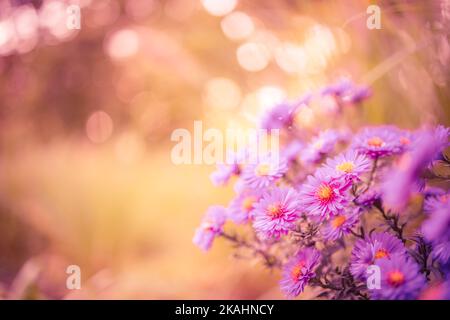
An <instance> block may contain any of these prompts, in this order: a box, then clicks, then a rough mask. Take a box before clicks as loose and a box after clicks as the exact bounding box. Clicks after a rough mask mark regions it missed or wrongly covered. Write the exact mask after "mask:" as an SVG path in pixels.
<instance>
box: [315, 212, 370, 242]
mask: <svg viewBox="0 0 450 320" xmlns="http://www.w3.org/2000/svg"><path fill="white" fill-rule="evenodd" d="M360 215H361V209H359V208H356V209H354V210H352V211H350V212H349V213H341V214H339V215H337V216H334V217H333V218H331V219H330V220H329V221H328V222H327V224H326V225H325V226H324V227H323V230H322V232H321V233H322V236H323V237H324V239H326V240H328V241H336V240H337V239H340V238H342V237H343V236H344V235H346V234H348V233H350V231H351V229H352V228H353V227H354V226H355V225H356V224H357V223H358V221H359V216H360Z"/></svg>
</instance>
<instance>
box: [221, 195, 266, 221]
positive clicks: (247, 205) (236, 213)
mask: <svg viewBox="0 0 450 320" xmlns="http://www.w3.org/2000/svg"><path fill="white" fill-rule="evenodd" d="M260 199H261V192H260V191H259V190H254V189H244V190H243V191H241V192H240V193H239V194H238V195H237V196H236V197H234V199H233V200H231V202H230V205H229V206H228V217H229V218H230V219H231V220H232V221H233V222H235V223H238V224H239V223H245V222H247V221H249V220H252V219H253V211H254V209H255V204H256V203H258V201H259V200H260Z"/></svg>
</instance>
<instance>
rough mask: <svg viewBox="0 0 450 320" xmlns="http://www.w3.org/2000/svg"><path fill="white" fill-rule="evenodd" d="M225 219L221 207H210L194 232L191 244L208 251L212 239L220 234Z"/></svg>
mask: <svg viewBox="0 0 450 320" xmlns="http://www.w3.org/2000/svg"><path fill="white" fill-rule="evenodd" d="M226 217H227V213H226V209H225V208H224V207H222V206H211V207H209V208H208V210H207V211H206V214H205V216H204V217H203V220H202V223H201V224H200V226H199V227H198V228H197V230H195V235H194V238H193V239H192V242H193V243H194V244H195V245H196V246H197V247H199V248H200V249H201V250H203V251H208V250H209V249H210V248H211V246H212V243H213V241H214V239H215V238H216V237H217V236H218V235H219V234H220V233H221V232H222V230H223V225H224V224H225V221H226Z"/></svg>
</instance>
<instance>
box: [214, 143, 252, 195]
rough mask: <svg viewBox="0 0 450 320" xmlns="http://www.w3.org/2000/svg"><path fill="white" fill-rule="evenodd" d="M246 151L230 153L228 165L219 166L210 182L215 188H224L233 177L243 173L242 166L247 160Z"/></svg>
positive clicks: (220, 164) (221, 164)
mask: <svg viewBox="0 0 450 320" xmlns="http://www.w3.org/2000/svg"><path fill="white" fill-rule="evenodd" d="M245 156H246V151H245V150H243V151H240V152H237V153H234V152H228V153H227V161H226V163H219V164H217V166H216V167H217V169H216V171H214V172H213V173H211V175H210V177H209V178H210V180H211V182H212V183H213V184H214V185H215V186H217V187H218V186H224V185H226V184H227V183H228V181H229V180H230V179H231V177H232V176H233V175H239V174H240V173H241V167H240V164H241V163H243V161H244V160H245Z"/></svg>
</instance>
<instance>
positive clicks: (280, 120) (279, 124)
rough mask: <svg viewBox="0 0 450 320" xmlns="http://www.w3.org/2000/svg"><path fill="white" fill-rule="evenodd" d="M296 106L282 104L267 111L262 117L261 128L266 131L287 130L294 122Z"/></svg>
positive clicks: (286, 103)
mask: <svg viewBox="0 0 450 320" xmlns="http://www.w3.org/2000/svg"><path fill="white" fill-rule="evenodd" d="M295 110H296V105H294V104H291V103H289V102H282V103H280V104H277V105H275V106H274V107H273V108H271V109H269V110H268V111H267V112H266V113H265V114H264V116H263V118H262V121H261V128H262V129H266V130H272V129H283V128H289V127H291V126H292V124H293V122H294V114H295Z"/></svg>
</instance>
